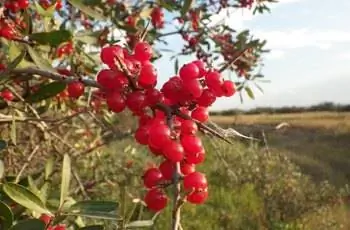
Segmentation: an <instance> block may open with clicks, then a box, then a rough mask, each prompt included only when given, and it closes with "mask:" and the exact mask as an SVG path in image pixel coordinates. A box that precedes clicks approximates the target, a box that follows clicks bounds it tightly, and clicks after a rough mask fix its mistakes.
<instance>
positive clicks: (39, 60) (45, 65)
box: [27, 46, 55, 71]
mask: <svg viewBox="0 0 350 230" xmlns="http://www.w3.org/2000/svg"><path fill="white" fill-rule="evenodd" d="M27 50H28V53H29V55H30V57H31V58H32V59H33V61H34V63H35V64H36V65H37V66H38V67H39V68H40V69H44V70H49V71H55V70H54V69H53V68H52V66H51V65H50V63H49V62H48V60H47V59H45V58H43V57H42V56H41V55H40V54H39V53H38V52H37V51H36V50H34V49H33V48H32V47H30V46H27Z"/></svg>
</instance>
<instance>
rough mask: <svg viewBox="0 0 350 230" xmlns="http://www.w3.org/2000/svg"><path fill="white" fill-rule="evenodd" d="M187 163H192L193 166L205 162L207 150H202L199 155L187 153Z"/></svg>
mask: <svg viewBox="0 0 350 230" xmlns="http://www.w3.org/2000/svg"><path fill="white" fill-rule="evenodd" d="M185 158H186V162H188V163H191V164H195V165H196V164H200V163H202V162H203V161H204V159H205V150H204V148H202V151H199V152H197V153H193V152H192V153H189V152H186V154H185Z"/></svg>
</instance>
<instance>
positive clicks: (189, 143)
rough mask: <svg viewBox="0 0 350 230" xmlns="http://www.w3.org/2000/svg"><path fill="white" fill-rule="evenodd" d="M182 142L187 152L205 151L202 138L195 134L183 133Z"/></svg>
mask: <svg viewBox="0 0 350 230" xmlns="http://www.w3.org/2000/svg"><path fill="white" fill-rule="evenodd" d="M181 144H182V147H183V148H184V150H185V152H186V154H188V153H190V154H197V153H199V152H203V145H202V142H201V140H200V139H199V138H198V137H196V136H193V135H183V136H181Z"/></svg>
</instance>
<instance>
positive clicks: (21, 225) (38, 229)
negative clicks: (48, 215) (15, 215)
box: [10, 219, 46, 230]
mask: <svg viewBox="0 0 350 230" xmlns="http://www.w3.org/2000/svg"><path fill="white" fill-rule="evenodd" d="M45 228H46V226H45V223H44V222H42V221H41V220H38V219H30V220H23V221H20V222H18V223H17V224H16V225H14V226H13V227H12V228H10V230H45Z"/></svg>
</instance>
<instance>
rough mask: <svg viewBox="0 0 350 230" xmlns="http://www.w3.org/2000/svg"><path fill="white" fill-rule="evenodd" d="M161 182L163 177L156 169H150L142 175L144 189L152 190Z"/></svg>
mask: <svg viewBox="0 0 350 230" xmlns="http://www.w3.org/2000/svg"><path fill="white" fill-rule="evenodd" d="M162 180H163V175H162V173H161V172H160V171H159V169H158V168H150V169H148V170H147V171H146V172H145V173H144V174H143V184H144V185H145V187H146V188H153V187H155V186H157V185H158V184H159V182H161V181H162Z"/></svg>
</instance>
